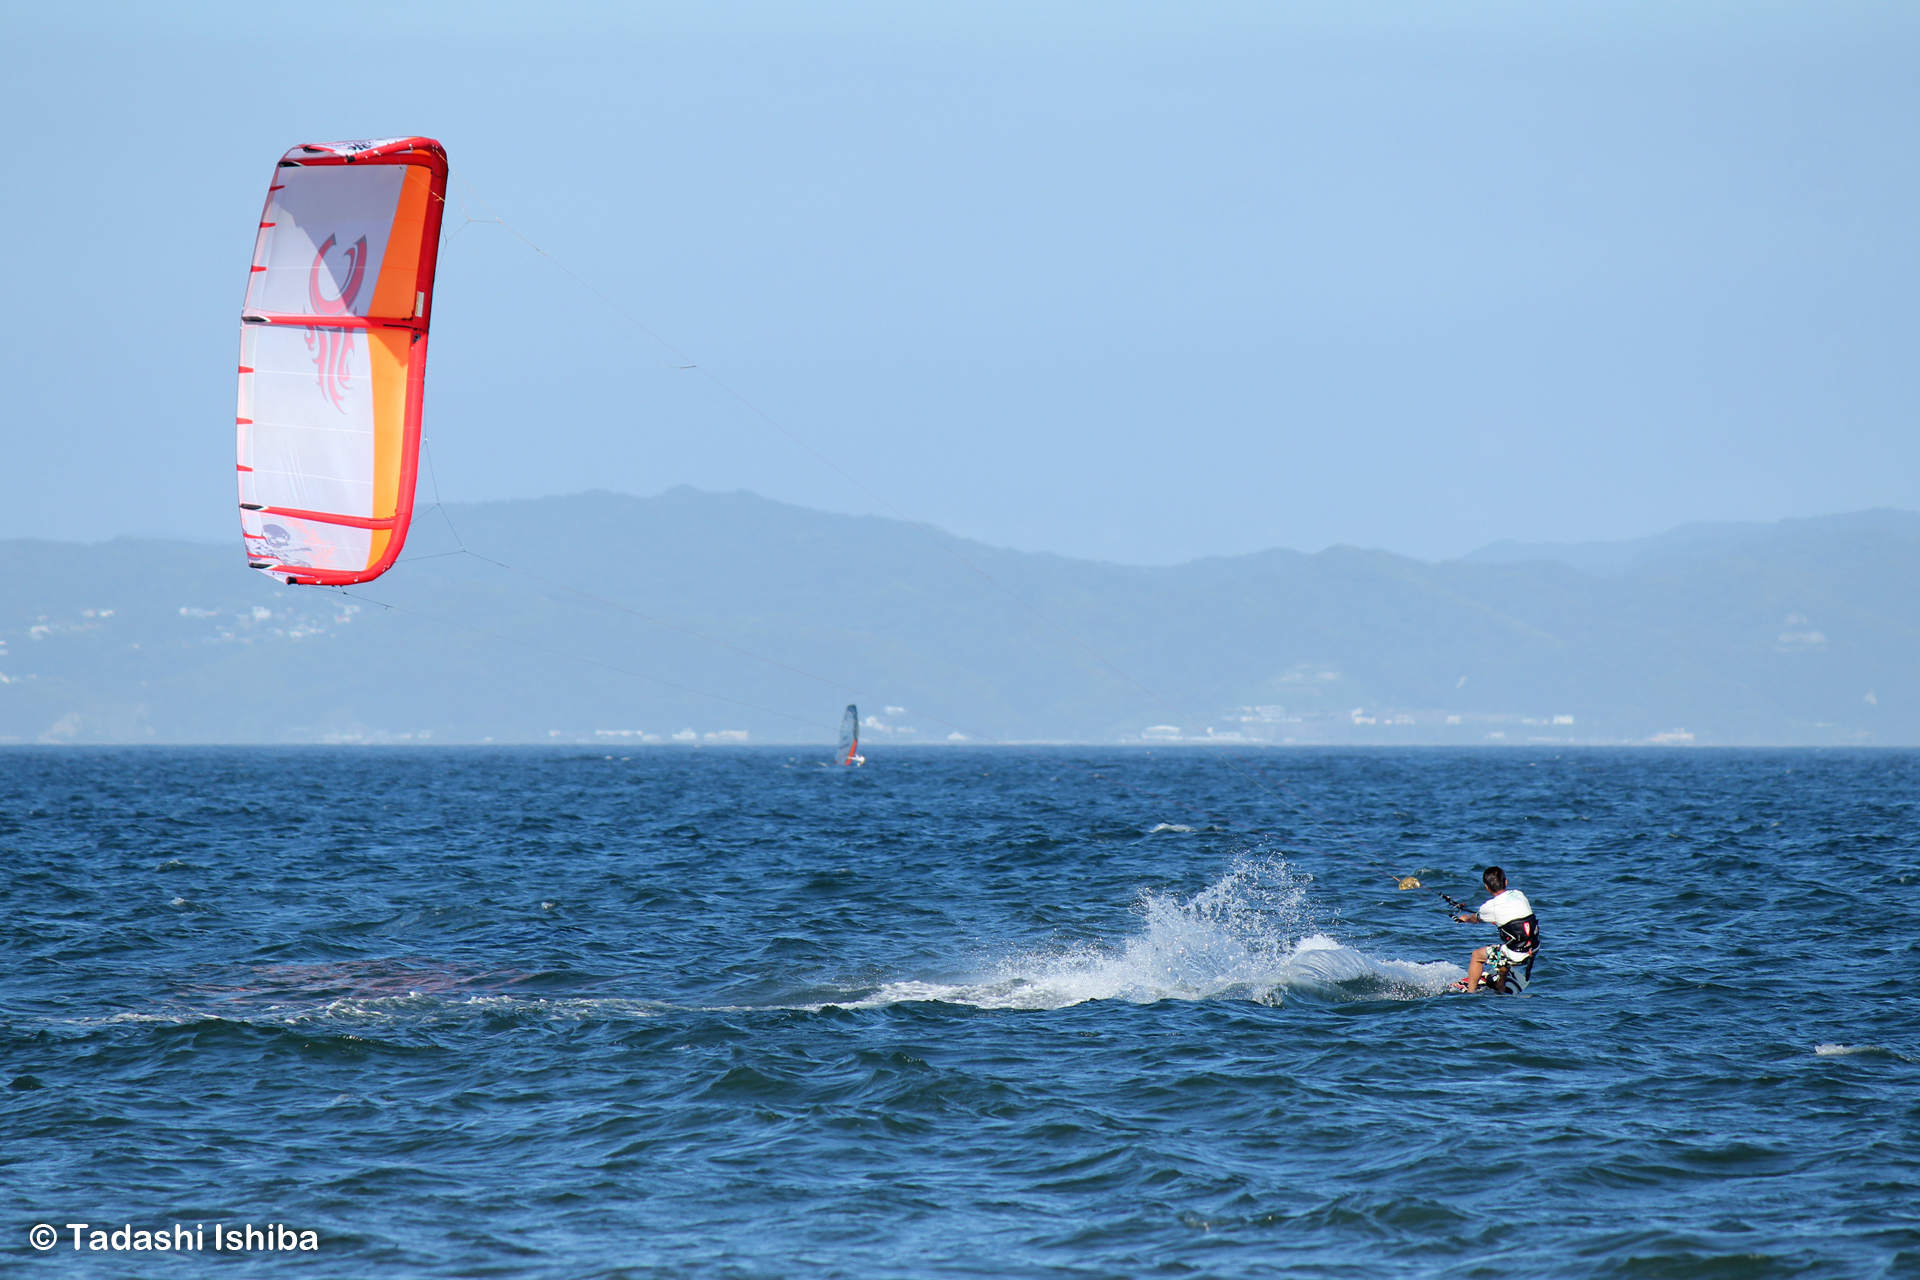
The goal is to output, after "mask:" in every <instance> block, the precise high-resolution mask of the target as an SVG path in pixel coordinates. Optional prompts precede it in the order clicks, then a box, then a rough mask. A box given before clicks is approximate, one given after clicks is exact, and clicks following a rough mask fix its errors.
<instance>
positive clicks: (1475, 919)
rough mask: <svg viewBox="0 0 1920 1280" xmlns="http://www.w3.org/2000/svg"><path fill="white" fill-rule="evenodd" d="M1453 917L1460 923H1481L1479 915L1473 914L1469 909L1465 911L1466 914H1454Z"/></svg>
mask: <svg viewBox="0 0 1920 1280" xmlns="http://www.w3.org/2000/svg"><path fill="white" fill-rule="evenodd" d="M1454 919H1455V920H1458V921H1459V922H1460V923H1461V924H1479V923H1481V920H1480V917H1479V916H1477V915H1475V914H1474V913H1473V912H1471V911H1469V912H1467V914H1465V915H1463V916H1455V917H1454Z"/></svg>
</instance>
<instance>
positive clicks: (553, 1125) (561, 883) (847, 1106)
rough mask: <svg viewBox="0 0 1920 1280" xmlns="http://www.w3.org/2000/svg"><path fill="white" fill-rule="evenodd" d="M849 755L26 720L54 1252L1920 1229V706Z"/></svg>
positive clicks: (18, 938) (531, 1267) (1571, 1258)
mask: <svg viewBox="0 0 1920 1280" xmlns="http://www.w3.org/2000/svg"><path fill="white" fill-rule="evenodd" d="M825 759H826V755H825V752H824V751H815V752H807V751H797V750H793V749H780V750H773V749H744V748H743V749H727V750H711V749H706V750H682V749H673V748H651V749H641V750H638V751H632V750H630V751H629V752H628V753H627V754H625V755H617V754H616V755H613V756H608V755H607V754H606V753H605V752H604V751H588V750H585V749H578V750H571V749H562V748H551V749H540V750H507V749H501V750H494V749H444V750H441V749H431V750H429V749H401V750H385V749H371V748H317V749H267V750H259V749H218V750H214V749H209V750H189V749H164V748H147V749H125V750H76V749H45V750H42V749H9V750H5V751H3V752H0V858H3V860H4V862H3V865H4V869H5V880H4V882H3V883H4V899H0V901H4V907H5V909H4V914H3V915H0V920H3V921H4V930H3V931H0V938H3V939H4V952H3V953H0V1188H3V1189H4V1200H5V1203H6V1214H5V1216H4V1220H0V1260H4V1263H5V1269H6V1270H7V1271H8V1272H9V1273H16V1274H20V1275H41V1276H52V1275H57V1274H71V1275H86V1276H90V1277H91V1276H121V1275H124V1276H163V1275H164V1276H184V1275H189V1274H198V1273H199V1269H200V1268H202V1267H212V1266H218V1267H220V1268H221V1271H220V1274H223V1275H257V1276H270V1275H282V1274H290V1273H299V1274H312V1275H337V1276H529V1277H569V1278H571V1277H594V1276H607V1277H612V1276H624V1277H669V1276H676V1277H677V1276H689V1277H695V1276H698V1277H705V1276H714V1277H809V1276H845V1277H922V1276H925V1277H935V1276H938V1277H953V1276H995V1277H1002V1276H1005V1277H1024V1276H1035V1277H1041V1276H1046V1277H1103V1276H1221V1277H1239V1276H1314V1277H1322V1276H1324V1277H1335V1276H1338V1277H1349V1276H1350V1277H1374V1276H1380V1275H1391V1276H1436V1277H1530V1278H1532V1277H1557V1276H1582V1277H1584V1276H1608V1277H1613V1276H1618V1277H1688V1278H1692V1277H1771V1276H1794V1277H1825V1276H1834V1277H1873V1276H1920V997H1917V996H1916V959H1917V958H1920V957H1917V955H1916V947H1917V946H1920V813H1917V812H1916V808H1915V805H1916V802H1920V753H1913V752H1899V751H1874V752H1855V753H1849V752H1816V751H1802V752H1764V751H1741V752H1716V751H1705V750H1699V751H1693V750H1672V751H1662V750H1620V751H1607V750H1591V751H1559V752H1530V751H1526V750H1522V749H1519V748H1508V749H1499V750H1485V751H1476V750H1444V749H1435V750H1424V751H1357V750H1356V751H1331V750H1329V751H1318V750H1306V749H1275V750H1271V751H1238V752H1234V753H1231V754H1229V753H1227V752H1215V751H1208V750H1154V751H1147V750H1143V749H1114V750H1099V749H1092V748H1059V749H1036V750H1012V749H984V748H983V749H972V748H955V749H950V750H939V749H922V750H917V751H915V750H895V751H891V752H885V751H875V752H874V753H873V757H872V761H871V763H870V764H869V765H868V766H867V767H866V768H864V769H831V768H828V767H826V766H825V764H824V761H825ZM1489 862H1497V863H1499V864H1500V865H1502V866H1504V867H1505V868H1506V869H1507V870H1508V872H1509V874H1510V876H1511V877H1512V880H1513V883H1514V885H1515V886H1516V887H1518V888H1520V889H1522V890H1523V891H1525V892H1526V893H1527V894H1528V895H1529V896H1530V897H1531V898H1532V900H1533V903H1534V905H1535V907H1536V908H1537V910H1538V913H1539V915H1540V918H1541V922H1542V929H1543V934H1544V946H1543V948H1542V952H1541V958H1540V961H1539V965H1538V967H1537V969H1536V972H1535V979H1534V982H1533V985H1532V987H1531V989H1530V990H1529V991H1528V993H1527V994H1526V995H1524V996H1516V997H1500V996H1459V995H1444V994H1442V992H1443V990H1444V989H1445V987H1446V985H1447V984H1448V983H1449V982H1450V981H1452V980H1453V979H1454V978H1457V977H1459V976H1460V975H1461V972H1462V966H1463V964H1464V962H1465V959H1466V956H1467V953H1468V952H1469V951H1470V950H1471V949H1472V948H1473V947H1475V946H1479V945H1482V944H1484V943H1486V942H1489V941H1491V940H1492V938H1493V933H1492V930H1490V929H1488V928H1485V927H1477V926H1466V925H1460V924H1456V923H1453V922H1452V921H1450V920H1449V919H1448V916H1447V914H1446V912H1445V911H1444V909H1443V907H1442V905H1441V903H1440V900H1439V898H1438V897H1437V896H1436V895H1435V894H1433V893H1431V892H1428V891H1426V890H1411V891H1402V890H1400V889H1397V888H1396V887H1395V884H1394V882H1393V880H1392V879H1391V878H1390V874H1400V875H1418V876H1419V877H1420V878H1421V879H1422V880H1423V881H1425V882H1426V884H1427V885H1429V886H1431V887H1433V888H1435V889H1438V890H1441V891H1443V892H1446V893H1450V894H1452V895H1454V896H1456V897H1460V898H1465V899H1468V900H1470V901H1472V902H1475V903H1476V904H1477V902H1478V901H1479V899H1480V898H1481V897H1483V896H1484V895H1483V894H1480V893H1478V892H1477V890H1478V887H1479V884H1478V869H1479V868H1480V867H1482V866H1484V865H1486V864H1487V863H1489ZM70 1223H86V1224H89V1225H88V1227H87V1228H84V1229H80V1230H78V1231H77V1232H76V1230H75V1229H72V1228H69V1227H68V1225H67V1224H70ZM37 1224H47V1225H48V1226H50V1227H52V1228H53V1234H54V1245H53V1247H52V1248H50V1249H47V1250H44V1251H42V1250H39V1249H36V1248H35V1247H34V1241H33V1240H32V1239H30V1236H31V1235H32V1232H33V1229H34V1228H35V1227H36V1225H37ZM176 1224H180V1226H181V1231H182V1232H183V1233H185V1234H178V1235H173V1234H170V1235H169V1237H168V1239H169V1241H170V1243H172V1244H173V1245H175V1246H176V1247H175V1248H172V1249H171V1250H170V1251H169V1252H168V1253H167V1254H165V1255H161V1254H158V1253H156V1252H153V1251H151V1248H149V1249H148V1250H145V1251H143V1250H139V1249H136V1248H135V1247H134V1245H135V1244H136V1243H137V1242H139V1241H140V1240H141V1239H143V1238H144V1239H147V1240H148V1241H149V1243H150V1241H151V1233H152V1232H154V1231H166V1232H169V1233H171V1232H172V1230H173V1228H174V1226H175V1225H176ZM216 1224H220V1227H221V1231H222V1232H223V1233H224V1232H225V1231H229V1230H231V1231H239V1230H241V1229H243V1228H244V1227H246V1226H247V1225H248V1224H251V1225H253V1226H254V1227H255V1228H257V1229H259V1230H260V1231H261V1232H262V1233H263V1234H262V1235H261V1236H259V1237H256V1238H254V1240H253V1242H252V1243H251V1244H250V1246H249V1245H243V1248H242V1250H241V1251H239V1252H233V1251H227V1250H224V1249H223V1251H222V1252H220V1253H218V1254H216V1253H215V1252H214V1251H213V1244H214V1239H215V1235H216V1231H215V1228H216ZM268 1224H275V1226H274V1227H272V1228H271V1229H269V1227H268ZM96 1230H97V1231H100V1232H101V1233H102V1234H101V1235H100V1236H99V1237H97V1238H96V1237H94V1236H93V1235H92V1234H91V1233H92V1232H93V1231H96ZM196 1230H197V1232H198V1235H197V1236H194V1237H193V1238H195V1239H198V1240H199V1241H200V1242H201V1247H200V1249H199V1250H198V1251H192V1250H187V1251H183V1250H181V1249H180V1248H178V1247H177V1246H178V1245H180V1244H182V1243H185V1242H187V1241H188V1240H189V1235H190V1234H191V1233H194V1232H195V1231H196ZM283 1230H284V1231H285V1233H286V1234H281V1232H282V1231H283ZM300 1232H311V1233H313V1234H312V1237H311V1240H312V1243H313V1245H314V1246H315V1247H312V1248H307V1249H301V1248H300V1247H298V1245H297V1244H294V1242H295V1241H297V1240H298V1239H299V1234H298V1233H300ZM114 1233H119V1234H118V1235H117V1236H116V1235H115V1234H114ZM137 1233H146V1235H145V1236H144V1237H143V1236H142V1235H140V1234H137ZM43 1236H44V1233H43ZM220 1238H221V1239H223V1240H225V1239H228V1238H229V1237H227V1236H225V1235H224V1234H222V1235H221V1236H220ZM242 1238H243V1240H244V1239H245V1237H242ZM76 1239H78V1240H79V1241H80V1248H79V1249H77V1250H76V1249H75V1248H74V1241H75V1240H76ZM265 1239H273V1240H276V1241H280V1242H283V1243H287V1244H293V1247H292V1248H290V1249H282V1248H280V1247H279V1246H278V1245H276V1248H275V1250H274V1251H271V1252H269V1251H267V1250H265V1249H264V1247H262V1246H261V1245H260V1244H259V1243H258V1241H260V1240H265ZM96 1240H97V1242H98V1243H100V1244H102V1245H103V1246H104V1247H102V1248H95V1247H93V1246H94V1244H95V1243H96Z"/></svg>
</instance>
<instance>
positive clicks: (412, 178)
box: [238, 138, 447, 586]
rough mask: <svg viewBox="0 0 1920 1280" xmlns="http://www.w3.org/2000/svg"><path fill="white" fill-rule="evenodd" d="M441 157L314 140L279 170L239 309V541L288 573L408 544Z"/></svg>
mask: <svg viewBox="0 0 1920 1280" xmlns="http://www.w3.org/2000/svg"><path fill="white" fill-rule="evenodd" d="M446 191H447V153H446V152H445V151H444V150H443V149H442V148H441V146H440V144H439V143H438V142H435V141H434V140H433V139H431V138H381V139H377V140H370V141H361V142H320V143H309V144H307V145H305V146H299V147H295V148H294V149H293V150H291V151H289V152H287V154H286V155H285V156H283V157H282V158H281V160H280V163H279V166H278V167H277V168H275V170H274V175H273V185H272V186H270V187H269V188H267V204H266V208H265V210H264V211H263V212H262V213H261V215H260V235H259V238H258V239H257V240H256V241H255V242H254V247H253V269H252V270H251V271H250V272H249V274H248V280H247V300H246V304H245V306H244V307H243V308H242V309H241V313H240V320H241V324H240V409H239V416H238V424H239V431H238V436H239V465H240V536H241V538H242V539H243V540H244V541H245V543H246V548H247V563H248V565H249V566H251V567H252V568H255V569H258V570H260V571H261V572H263V573H266V574H269V575H270V576H272V577H275V578H280V579H283V580H284V581H286V582H288V583H306V584H319V585H323V586H332V585H340V584H345V583H350V582H365V581H367V580H368V579H370V578H377V577H379V576H380V575H381V574H382V573H385V572H386V571H387V568H388V566H390V565H392V564H393V561H394V557H396V556H398V555H399V554H400V548H401V547H402V546H403V545H404V544H405V543H406V540H407V525H408V522H409V521H410V520H411V519H412V516H413V490H414V477H415V474H416V472H417V469H418V466H419V460H420V403H421V395H422V391H423V389H424V384H425V375H426V367H427V322H428V320H429V319H431V317H432V314H433V268H434V259H435V256H436V250H437V249H438V247H439V242H440V215H441V211H442V210H443V209H444V208H445V207H446Z"/></svg>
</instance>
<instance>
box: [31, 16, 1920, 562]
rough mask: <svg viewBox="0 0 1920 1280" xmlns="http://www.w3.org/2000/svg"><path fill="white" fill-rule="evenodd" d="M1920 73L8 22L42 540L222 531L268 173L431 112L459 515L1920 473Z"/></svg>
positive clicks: (1786, 26) (1884, 501)
mask: <svg viewBox="0 0 1920 1280" xmlns="http://www.w3.org/2000/svg"><path fill="white" fill-rule="evenodd" d="M1917 63H1920V7H1916V6H1913V5H1911V4H1857V3H1847V2H1846V0H1821V2H1819V3H1794V4H1781V3H1765V2H1761V0H1747V2H1743V3H1692V4H1689V3H1675V2H1674V0H1661V2H1659V3H1634V2H1633V0H1610V2H1608V3H1598V4H1587V3H1578V2H1569V3H1557V4H1553V5H1540V4H1538V3H1534V2H1532V0H1527V2H1524V3H1503V2H1501V0H1472V2H1471V3H1468V2H1449V0H1420V2H1418V3H1393V2H1386V0H1381V2H1377V3H1375V2H1356V3H1351V4H1342V5H1325V4H1320V3H1312V4H1287V3H1265V4H1211V5H1206V4H1202V5H1185V4H1182V5H1174V4H1154V5H1146V4H1129V3H1123V2H1119V0H1104V2H1101V3H1054V4H1037V5H1036V4H993V3H977V4H976V3H969V4H964V5H962V4H949V5H928V4H914V3H845V4H840V3H819V4H811V5H792V4H754V3H702V4H655V5H650V4H623V5H605V6H595V5H567V4H547V5H540V6H530V5H525V4H512V5H507V4H493V3H487V2H485V0H476V2H469V3H461V4H458V5H455V4H444V5H439V4H433V5H427V4H418V5H407V4H379V5H369V4H362V3H355V2H351V0H330V2H329V3H328V4H325V5H319V6H305V7H302V6H260V5H252V4H229V3H224V0H209V2H207V3H201V4H196V5H194V6H153V5H145V4H141V5H101V4H86V3H72V4H66V5H62V6H57V7H56V6H44V7H35V8H29V6H27V5H25V4H18V5H12V6H8V7H7V9H6V16H5V17H4V18H0V110H4V113H5V119H6V120H7V121H8V122H9V126H10V129H11V132H12V139H11V140H12V143H13V146H12V147H11V148H10V162H11V168H12V173H11V175H10V177H9V179H8V180H7V181H5V182H4V183H0V235H3V236H4V242H5V244H6V245H7V246H8V248H9V251H10V252H9V264H8V271H7V275H6V278H7V286H6V289H5V295H6V297H7V305H6V306H5V307H4V308H0V376H4V379H5V384H6V387H7V397H6V405H7V407H6V409H5V411H4V412H5V418H4V421H0V448H3V449H4V454H3V455H0V456H4V458H5V464H4V465H3V466H0V537H49V538H59V539H79V540H98V539H104V538H109V537H112V536H115V535H117V534H121V533H128V532H149V533H171V534H176V535H180V536H190V537H195V538H202V539H207V540H214V539H225V538H229V537H233V538H234V540H235V542H236V543H237V537H236V536H235V535H236V534H237V527H236V526H237V521H236V519H235V512H234V503H235V501H236V499H235V496H234V491H233V489H232V487H231V486H232V484H233V480H232V477H233V470H232V456H233V455H232V434H231V433H232V425H231V424H232V417H233V414H232V404H233V395H234V365H235V360H234V353H235V350H236V345H237V336H236V335H237V330H238V318H237V312H238V310H239V304H240V300H241V294H242V292H243V289H244V286H245V279H246V274H247V272H246V267H247V264H248V261H249V255H250V253H251V251H252V245H253V232H254V223H255V222H256V221H257V212H258V209H259V208H260V202H261V200H262V198H263V196H264V194H265V188H266V186H267V182H268V179H269V177H270V175H271V173H272V169H273V164H274V162H275V161H276V160H277V159H278V157H279V156H280V154H281V153H282V152H283V151H284V150H285V149H286V148H288V147H289V146H292V145H294V144H297V143H300V142H304V141H328V140H336V139H349V138H362V137H381V136H395V135H400V134H408V133H419V134H425V135H428V136H432V137H435V138H438V139H439V140H440V141H441V142H443V143H444V144H445V146H446V148H447V150H448V153H449V155H450V157H451V160H452V164H453V172H454V185H453V192H454V195H455V197H456V200H457V203H455V204H454V205H453V207H452V210H451V216H450V218H449V221H448V224H447V228H446V236H447V239H446V242H445V246H444V249H443V252H442V256H441V260H440V269H439V272H440V273H439V280H438V286H437V297H436V304H435V312H434V334H433V338H432V355H431V359H430V362H429V368H428V375H427V378H428V382H427V401H426V435H427V438H428V441H429V451H430V457H431V462H432V470H431V473H430V475H429V477H428V478H427V479H426V480H425V481H423V484H424V486H425V491H424V497H425V498H426V500H427V501H431V500H432V499H433V498H434V497H435V496H436V495H437V496H438V497H440V498H443V499H445V500H447V501H476V500H486V499H499V498H514V497H534V496H542V495H548V494H565V493H572V492H578V491H581V490H585V489H590V488H605V489H614V490H619V491H623V492H629V493H638V494H650V493H656V492H659V491H660V490H662V489H665V488H668V487H670V486H673V485H679V484H690V485H695V486H698V487H700V488H704V489H718V490H731V489H742V488H744V489H749V490H752V491H754V492H757V493H760V494H764V495H766V496H768V497H772V498H777V499H780V500H783V501H788V502H794V503H799V504H802V505H805V506H809V507H816V508H823V509H827V510H836V511H853V512H874V513H880V514H902V515H905V516H908V517H910V518H913V519H917V520H924V521H928V522H931V523H933V524H936V525H938V526H941V527H943V528H946V529H950V530H953V531H955V532H957V533H961V534H965V535H967V536H971V537H975V538H979V539H982V540H985V541H988V542H992V543H996V544H1000V545H1006V546H1013V547H1019V548H1023V549H1029V550H1045V551H1053V552H1058V553H1061V554H1065V555H1073V556H1085V557H1094V558H1099V559H1107V560H1117V561H1124V562H1134V563H1174V562H1179V561H1183V560H1187V559H1190V558H1193V557H1196V556H1202V555H1219V554H1234V553H1240V552H1247V551H1253V550H1257V549H1261V548H1265V547H1273V546H1285V547H1294V548H1298V549H1302V550H1316V549H1319V548H1321V547H1325V546H1328V545H1333V544H1338V543H1351V544H1357V545H1362V546H1369V547H1380V548H1386V549H1390V550H1394V551H1398V552H1402V553H1404V554H1409V555H1414V556H1419V557H1423V558H1430V559H1431V558H1443V557H1448V556H1454V555H1459V554H1462V553H1464V552H1466V551H1468V550H1471V549H1472V548H1474V547H1477V546H1480V545H1483V544H1485V543H1487V542H1491V541H1494V540H1496V539H1500V538H1513V539H1518V540H1522V541H1578V540H1587V539H1615V538H1629V537H1637V536H1643V535H1646V534H1650V533H1654V532H1658V531H1660V530H1662V529H1665V528H1668V527H1670V526H1672V525H1675V524H1678V523H1681V522H1683V521H1693V520H1773V519H1779V518H1783V517H1792V516H1807V515H1817V514H1824V513H1832V512H1839V511H1849V510H1857V509H1861V508H1866V507H1874V506H1894V507H1905V508H1914V507H1920V499H1917V498H1916V497H1915V495H1916V492H1920V432H1917V431H1915V430H1914V422H1915V410H1916V408H1917V407H1920V386H1917V385H1916V362H1915V339H1916V337H1917V336H1920V332H1917V330H1920V324H1917V321H1920V314H1917V311H1916V308H1917V307H1920V303H1916V298H1920V290H1916V285H1917V284H1920V280H1917V279H1916V274H1917V272H1916V253H1917V252H1920V250H1917V249H1916V240H1917V238H1916V236H1915V233H1914V228H1915V227H1916V226H1920V218H1916V214H1920V208H1917V207H1916V206H1917V205H1920V198H1917V197H1920V171H1917V169H1916V159H1917V158H1920V145H1917V143H1916V136H1915V129H1914V121H1915V120H1916V119H1920V65H1916V64H1917ZM532 246H538V249H537V250H536V249H535V248H534V247H532ZM683 365H696V366H698V367H697V368H696V369H693V370H688V369H683V368H682V367H681V366H683Z"/></svg>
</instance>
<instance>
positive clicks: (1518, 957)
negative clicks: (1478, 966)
mask: <svg viewBox="0 0 1920 1280" xmlns="http://www.w3.org/2000/svg"><path fill="white" fill-rule="evenodd" d="M1531 959H1533V952H1531V951H1515V950H1513V949H1512V948H1511V947H1509V946H1507V944H1506V943H1504V942H1496V943H1494V944H1493V945H1492V946H1491V947H1488V948H1487V969H1488V970H1489V971H1492V970H1494V969H1498V968H1499V967H1500V966H1501V965H1503V964H1504V965H1511V966H1512V967H1513V968H1515V969H1524V968H1526V966H1527V961H1529V960H1531Z"/></svg>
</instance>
